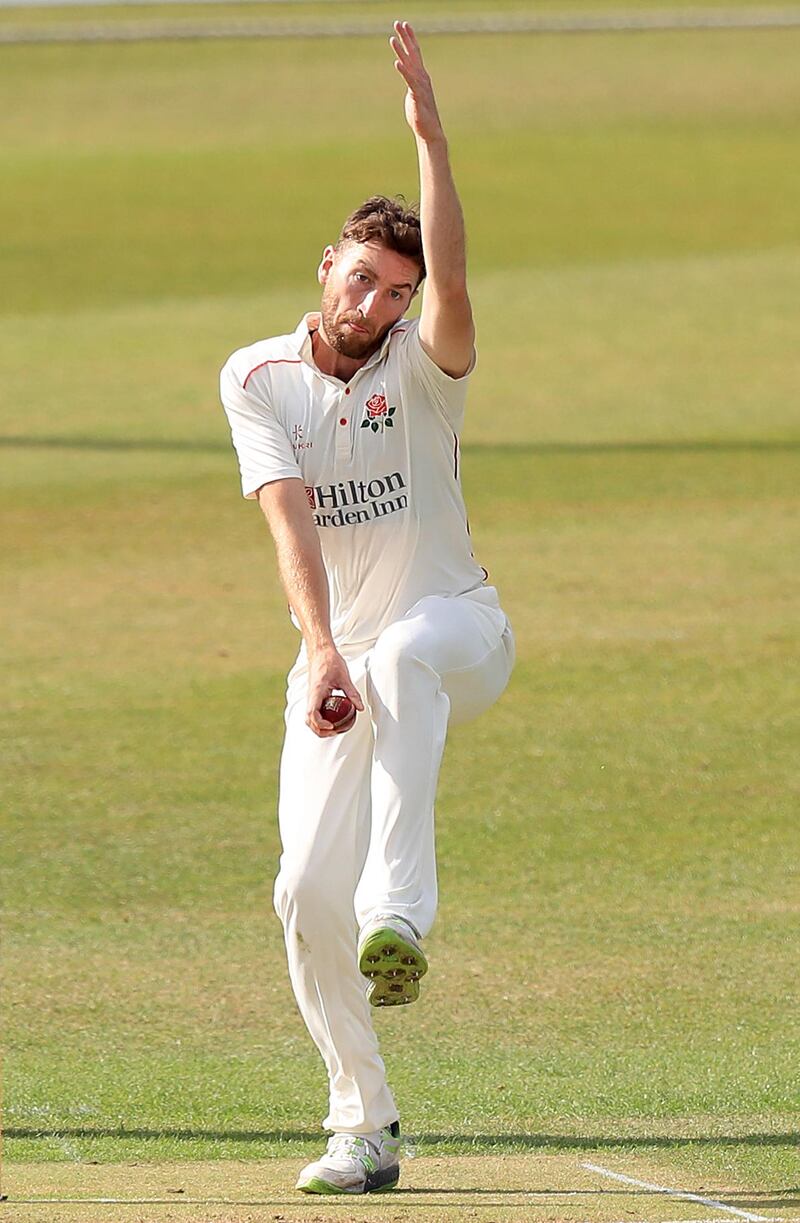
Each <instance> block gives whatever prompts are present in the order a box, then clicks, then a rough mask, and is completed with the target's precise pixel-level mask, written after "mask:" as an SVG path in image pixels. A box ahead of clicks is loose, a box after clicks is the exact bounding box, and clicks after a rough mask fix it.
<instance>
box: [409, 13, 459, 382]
mask: <svg viewBox="0 0 800 1223" xmlns="http://www.w3.org/2000/svg"><path fill="white" fill-rule="evenodd" d="M394 31H395V32H394V34H393V36H392V38H391V39H390V40H389V44H390V46H391V48H392V50H393V51H394V54H395V57H396V58H395V62H394V63H395V68H396V69H397V71H398V72H399V73H400V75H401V76H402V78H403V80H404V81H405V83H406V85H407V86H408V90H407V93H406V102H405V107H406V119H407V120H408V124H409V127H410V128H411V130H412V132H413V133H414V138H415V140H416V142H417V156H418V158H419V185H420V222H421V227H422V248H423V252H424V255H425V268H426V272H427V284H426V286H425V292H424V294H423V298H422V314H421V317H420V324H419V338H420V342H421V343H422V346H423V348H424V349H425V351H426V352H427V353H428V355H429V356H430V357H431V358H432V359H433V360H434V361H435V362H436V364H437V365H438V366H439V368H440V369H442V370H444V372H445V373H446V374H450V376H451V377H453V378H460V377H461V376H462V375H463V374H465V373H466V372H467V370H468V369H469V367H470V365H471V363H472V356H473V349H474V343H475V328H474V326H473V322H472V307H471V306H470V301H469V296H468V295H467V255H466V239H465V234H464V217H463V214H462V212H461V204H460V202H459V199H458V194H457V192H456V187H455V183H454V182H453V175H452V171H451V169H450V159H449V157H448V153H447V140H446V138H445V134H444V130H443V128H442V124H441V120H440V119H439V112H438V110H437V107H436V99H435V97H434V95H433V86H432V84H431V78H430V77H429V76H428V73H427V72H426V70H425V65H424V64H423V62H422V52H421V51H420V49H419V43H418V42H417V38H416V35H415V33H414V31H413V30H412V28H411V26H410V25H409V24H408V22H407V21H396V22H395V23H394Z"/></svg>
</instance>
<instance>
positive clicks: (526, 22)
mask: <svg viewBox="0 0 800 1223" xmlns="http://www.w3.org/2000/svg"><path fill="white" fill-rule="evenodd" d="M417 26H418V29H419V32H420V33H421V34H424V35H425V36H426V37H427V36H430V35H432V34H604V33H613V34H636V33H660V32H669V31H684V30H700V31H702V30H759V29H764V30H769V29H792V28H800V9H797V8H795V9H789V10H773V11H767V12H758V11H755V10H746V11H744V12H734V11H731V10H723V11H721V12H712V11H705V12H698V13H676V12H664V13H648V14H639V13H632V12H624V13H618V14H615V13H610V14H601V15H597V16H591V15H590V16H586V17H574V16H564V17H559V16H558V15H555V16H551V17H529V16H520V17H516V16H513V15H507V16H502V17H470V18H464V17H453V18H437V19H435V20H425V19H423V20H421V21H418V22H417ZM385 33H386V22H385V21H384V20H364V21H357V22H342V23H337V24H333V23H317V22H303V23H298V22H284V21H270V22H264V21H225V22H223V23H215V22H199V23H194V24H189V23H184V22H181V23H180V24H179V25H176V24H174V23H171V22H163V21H153V22H138V21H136V22H131V23H122V22H120V23H118V24H117V23H115V24H114V25H92V26H84V27H81V28H80V29H76V28H74V27H70V26H51V27H49V28H44V29H27V28H24V27H17V28H14V27H13V26H12V27H10V28H8V29H5V30H3V31H2V32H0V44H7V45H31V44H48V45H49V44H54V43H121V42H122V43H124V42H153V41H172V40H175V39H178V40H180V41H185V40H191V41H196V40H198V39H225V38H361V37H369V38H374V37H376V36H380V35H383V34H385Z"/></svg>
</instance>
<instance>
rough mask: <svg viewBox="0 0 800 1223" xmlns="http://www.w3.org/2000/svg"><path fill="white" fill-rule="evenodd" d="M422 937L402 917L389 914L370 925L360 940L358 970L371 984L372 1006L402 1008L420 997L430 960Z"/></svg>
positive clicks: (369, 986)
mask: <svg viewBox="0 0 800 1223" xmlns="http://www.w3.org/2000/svg"><path fill="white" fill-rule="evenodd" d="M418 938H419V935H418V934H417V932H416V930H415V929H414V927H413V926H411V925H409V923H408V922H407V921H405V920H404V919H403V918H402V917H395V916H394V915H392V914H386V915H383V916H380V917H376V918H373V920H372V921H370V922H368V923H367V925H366V926H365V927H364V929H363V930H362V931H361V933H360V935H359V937H358V971H359V972H360V973H361V974H362V976H364V977H366V978H367V979H368V981H369V985H368V986H367V1000H368V1001H369V1003H370V1005H371V1006H401V1005H402V1004H403V1003H404V1002H416V1000H417V998H419V980H420V977H424V976H425V973H426V972H427V971H428V961H427V960H426V959H425V956H424V955H423V952H422V948H421V947H420V945H419V942H418Z"/></svg>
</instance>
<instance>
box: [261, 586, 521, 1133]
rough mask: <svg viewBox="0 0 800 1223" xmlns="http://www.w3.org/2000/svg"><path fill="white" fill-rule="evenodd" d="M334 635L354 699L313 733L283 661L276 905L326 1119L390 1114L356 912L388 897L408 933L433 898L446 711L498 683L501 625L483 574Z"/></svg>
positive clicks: (364, 1123) (489, 694)
mask: <svg viewBox="0 0 800 1223" xmlns="http://www.w3.org/2000/svg"><path fill="white" fill-rule="evenodd" d="M357 651H358V652H354V651H348V650H347V649H346V648H343V649H342V653H343V655H344V657H345V658H346V660H347V664H348V667H349V669H350V675H351V677H352V680H353V683H354V684H355V685H356V687H357V688H358V690H359V692H360V693H361V697H362V699H363V701H364V706H365V712H364V713H361V714H359V715H358V717H357V718H356V721H355V725H354V726H353V727H352V729H351V730H349V731H346V732H345V733H343V734H340V735H335V736H332V737H330V738H326V739H320V738H319V737H318V736H317V735H315V734H314V733H313V732H312V731H311V730H310V729H309V728H308V727H307V726H306V724H305V715H306V696H307V663H306V658H305V652H304V651H302V650H301V653H300V656H299V657H298V659H297V662H296V663H295V665H294V667H293V668H292V671H291V672H290V674H289V680H288V690H287V705H286V738H285V740H284V746H283V754H282V757H281V771H280V800H279V808H278V819H279V825H280V834H281V843H282V847H283V853H282V855H281V861H280V871H279V874H278V878H277V880H276V881H275V909H276V912H277V914H278V916H279V917H280V919H281V921H282V923H283V928H284V935H285V939H286V950H287V956H288V960H289V976H290V978H291V982H292V987H293V989H294V993H295V997H296V999H297V1004H298V1006H299V1008H300V1012H301V1014H302V1016H303V1019H304V1020H305V1022H306V1026H307V1027H308V1030H309V1032H310V1033H311V1036H312V1038H313V1040H314V1042H315V1043H316V1045H317V1048H318V1049H319V1051H320V1053H321V1054H322V1057H323V1060H324V1062H325V1065H326V1067H327V1070H328V1077H329V1081H330V1111H329V1113H328V1116H327V1117H326V1118H325V1120H324V1122H323V1125H324V1126H325V1127H326V1128H327V1129H332V1130H345V1131H349V1132H351V1133H356V1134H357V1133H362V1134H369V1133H372V1132H374V1131H376V1130H379V1129H381V1127H382V1126H384V1125H389V1124H390V1123H391V1122H392V1121H394V1120H396V1118H397V1116H398V1110H397V1107H396V1105H395V1102H394V1100H393V1098H392V1094H391V1092H390V1091H389V1088H388V1086H387V1083H386V1073H385V1069H384V1064H383V1061H382V1059H381V1057H380V1054H379V1052H378V1041H377V1037H376V1035H375V1032H374V1030H373V1027H372V1020H371V1014H370V1012H371V1008H370V1006H369V1003H368V1002H367V999H366V992H365V991H366V981H365V979H364V978H363V977H362V976H361V974H360V972H359V971H358V964H357V951H356V948H357V940H358V931H359V928H360V927H362V926H364V925H365V923H366V922H368V921H369V920H370V918H372V917H374V916H376V915H377V914H384V913H396V914H398V915H399V916H401V917H403V918H405V919H406V920H407V921H409V922H410V923H411V925H412V926H414V927H415V928H416V930H417V931H418V932H419V934H420V935H421V936H424V935H426V934H427V933H428V931H429V930H430V928H431V926H432V924H433V918H434V914H435V912H436V899H437V888H436V858H435V849H434V820H433V804H434V798H435V795H436V784H437V780H438V776H439V766H440V764H441V759H442V753H443V751H444V744H445V737H446V735H447V726H448V722H449V721H450V720H451V718H452V720H453V722H462V721H467V720H469V719H470V718H474V717H476V716H477V715H478V714H479V713H481V712H482V711H483V710H484V709H487V708H488V707H489V706H490V705H491V704H492V703H493V702H494V701H495V700H497V698H498V697H499V696H500V694H501V692H502V691H503V689H504V688H505V686H506V684H507V683H508V679H509V675H510V674H511V668H512V666H513V662H514V637H513V633H512V631H511V626H510V624H509V622H508V619H507V618H506V616H505V614H504V612H503V611H502V609H501V608H500V604H499V602H498V598H497V592H496V590H495V589H494V587H491V586H484V587H481V588H480V589H478V590H474V591H470V592H469V593H467V594H463V595H457V596H454V597H449V598H442V597H439V596H431V597H428V598H424V599H420V601H419V602H418V603H416V604H415V605H414V606H413V607H412V608H411V610H410V611H409V612H408V613H407V614H406V615H405V616H403V618H402V619H401V620H398V621H396V622H395V623H393V624H390V625H389V626H388V627H387V628H386V629H384V631H383V632H382V633H381V634H380V636H379V637H378V639H377V640H376V641H375V642H374V644H372V645H370V646H368V647H364V646H359V647H358V648H357Z"/></svg>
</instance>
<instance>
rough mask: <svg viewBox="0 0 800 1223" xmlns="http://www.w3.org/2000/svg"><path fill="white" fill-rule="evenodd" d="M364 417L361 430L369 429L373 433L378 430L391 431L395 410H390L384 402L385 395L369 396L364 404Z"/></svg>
mask: <svg viewBox="0 0 800 1223" xmlns="http://www.w3.org/2000/svg"><path fill="white" fill-rule="evenodd" d="M364 409H365V415H364V419H363V420H362V422H361V428H362V429H371V430H372V432H373V433H377V432H378V430H381V431H382V430H383V429H393V428H394V421H393V420H392V417H393V416H394V414H395V412H396V411H397V408H390V407H389V405H388V403H387V402H386V396H385V395H371V396H370V398H369V399H368V400H367V402H366V403H365V404H364Z"/></svg>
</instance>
